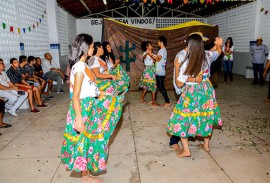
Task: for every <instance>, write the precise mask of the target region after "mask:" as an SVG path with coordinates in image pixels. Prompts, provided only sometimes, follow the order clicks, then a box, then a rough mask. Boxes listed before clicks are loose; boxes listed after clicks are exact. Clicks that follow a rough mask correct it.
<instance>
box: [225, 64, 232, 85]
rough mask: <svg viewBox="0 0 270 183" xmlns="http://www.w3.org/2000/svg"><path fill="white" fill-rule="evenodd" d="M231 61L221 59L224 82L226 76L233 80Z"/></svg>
mask: <svg viewBox="0 0 270 183" xmlns="http://www.w3.org/2000/svg"><path fill="white" fill-rule="evenodd" d="M232 69H233V61H232V60H231V61H228V60H226V61H223V70H224V82H227V79H228V76H229V77H230V81H231V82H233V73H232Z"/></svg>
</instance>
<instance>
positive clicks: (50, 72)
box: [42, 53, 68, 93]
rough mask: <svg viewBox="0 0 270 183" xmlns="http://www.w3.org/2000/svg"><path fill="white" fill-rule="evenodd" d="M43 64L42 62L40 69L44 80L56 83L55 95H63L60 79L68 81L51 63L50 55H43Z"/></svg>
mask: <svg viewBox="0 0 270 183" xmlns="http://www.w3.org/2000/svg"><path fill="white" fill-rule="evenodd" d="M44 58H45V60H44V62H42V68H43V71H44V76H45V77H46V78H49V79H51V80H53V81H56V82H57V93H64V91H63V90H62V89H61V85H62V79H63V80H66V79H68V76H66V75H65V74H64V73H63V72H62V71H61V70H60V69H59V68H58V66H57V65H56V63H54V62H53V61H52V55H51V54H50V53H45V54H44Z"/></svg>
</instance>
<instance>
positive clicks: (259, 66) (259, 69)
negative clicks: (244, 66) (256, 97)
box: [253, 63, 264, 84]
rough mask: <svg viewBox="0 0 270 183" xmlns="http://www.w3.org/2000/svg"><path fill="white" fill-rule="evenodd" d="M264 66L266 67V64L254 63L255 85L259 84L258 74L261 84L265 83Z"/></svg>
mask: <svg viewBox="0 0 270 183" xmlns="http://www.w3.org/2000/svg"><path fill="white" fill-rule="evenodd" d="M263 66H264V64H255V63H253V73H254V81H253V83H254V84H256V83H258V73H259V78H260V83H261V84H263V83H264V78H263Z"/></svg>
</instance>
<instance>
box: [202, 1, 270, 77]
mask: <svg viewBox="0 0 270 183" xmlns="http://www.w3.org/2000/svg"><path fill="white" fill-rule="evenodd" d="M262 7H263V8H264V9H266V10H269V9H270V1H268V0H260V1H256V2H252V3H248V4H246V5H243V6H241V7H238V8H235V9H232V10H229V11H226V12H223V13H221V14H218V15H214V16H211V17H209V18H207V23H209V24H216V25H218V26H219V33H220V36H221V37H222V38H223V39H224V42H225V41H226V39H227V38H228V37H232V38H233V42H234V46H235V53H234V68H233V72H234V73H237V74H241V75H245V74H246V67H247V66H252V62H251V56H250V53H249V44H250V41H255V40H256V39H257V37H258V36H262V37H263V39H264V43H265V44H266V45H267V46H268V47H269V46H270V31H269V30H270V15H269V14H268V15H265V14H264V12H260V9H261V8H262ZM269 48H270V47H269Z"/></svg>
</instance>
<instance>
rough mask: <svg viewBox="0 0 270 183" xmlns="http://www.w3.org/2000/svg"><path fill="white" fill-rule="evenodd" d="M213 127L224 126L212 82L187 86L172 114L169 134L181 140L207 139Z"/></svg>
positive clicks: (168, 129)
mask: <svg viewBox="0 0 270 183" xmlns="http://www.w3.org/2000/svg"><path fill="white" fill-rule="evenodd" d="M213 125H218V126H222V121H221V118H220V110H219V107H218V104H217V101H216V98H215V90H214V88H213V86H212V85H211V83H210V81H209V80H208V79H207V80H206V81H203V82H202V83H199V84H194V85H186V86H185V88H184V90H183V92H182V94H181V96H180V98H179V100H178V102H177V104H176V106H175V108H174V110H173V113H172V114H171V117H170V120H169V122H168V126H167V131H168V133H169V134H171V135H175V136H179V137H181V138H188V137H195V136H201V137H207V136H210V135H211V133H212V130H213Z"/></svg>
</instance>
